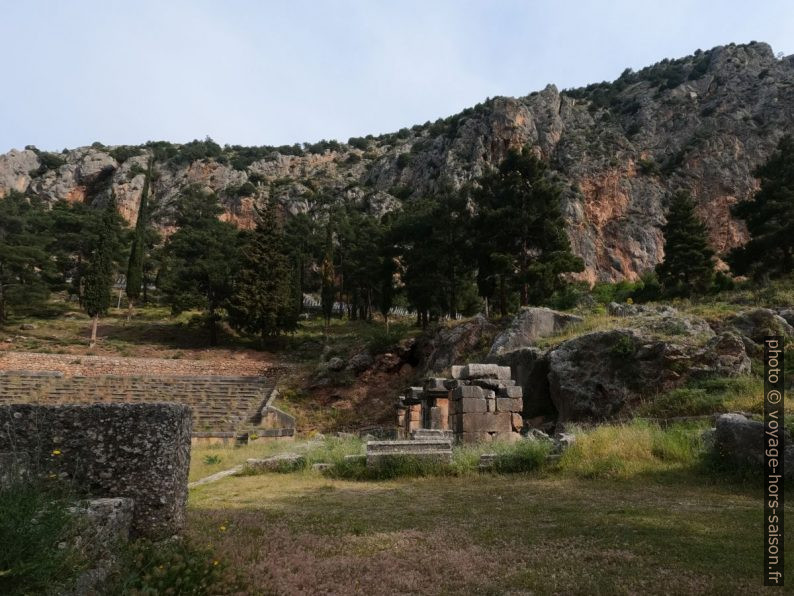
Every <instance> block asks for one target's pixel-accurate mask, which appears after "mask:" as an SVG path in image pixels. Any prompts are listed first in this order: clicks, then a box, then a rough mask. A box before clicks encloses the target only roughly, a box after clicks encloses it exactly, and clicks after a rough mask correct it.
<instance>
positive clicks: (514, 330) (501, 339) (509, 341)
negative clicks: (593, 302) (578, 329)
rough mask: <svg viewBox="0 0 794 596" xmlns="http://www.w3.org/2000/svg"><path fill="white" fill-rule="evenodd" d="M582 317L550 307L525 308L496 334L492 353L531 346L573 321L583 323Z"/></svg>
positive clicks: (496, 353) (494, 354)
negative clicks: (505, 327)
mask: <svg viewBox="0 0 794 596" xmlns="http://www.w3.org/2000/svg"><path fill="white" fill-rule="evenodd" d="M582 320H583V319H582V318H581V317H577V316H576V315H571V314H567V313H563V312H558V311H556V310H551V309H550V308H537V307H530V308H523V309H521V312H520V313H518V314H517V315H516V316H515V318H514V319H513V320H512V321H511V322H510V325H509V326H508V327H507V329H505V330H504V331H502V332H501V333H500V334H499V335H497V336H496V339H495V340H494V342H493V345H492V346H491V351H490V354H489V356H490V355H493V356H496V355H499V354H504V353H506V352H510V351H512V350H517V349H519V348H525V347H527V346H531V345H532V344H533V343H534V342H535V341H537V340H538V339H540V338H541V337H547V336H549V335H554V334H555V333H559V332H560V331H562V330H563V329H565V328H566V327H567V326H568V325H571V324H573V323H581V322H582Z"/></svg>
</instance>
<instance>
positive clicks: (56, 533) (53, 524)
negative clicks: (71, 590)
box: [0, 483, 87, 594]
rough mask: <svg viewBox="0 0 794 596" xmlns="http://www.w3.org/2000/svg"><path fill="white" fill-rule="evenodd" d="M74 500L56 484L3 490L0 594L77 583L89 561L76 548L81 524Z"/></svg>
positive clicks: (48, 590) (53, 589) (0, 501)
mask: <svg viewBox="0 0 794 596" xmlns="http://www.w3.org/2000/svg"><path fill="white" fill-rule="evenodd" d="M71 504H72V501H71V500H70V499H69V498H67V495H66V494H65V492H64V491H63V490H62V489H60V488H58V487H55V486H48V485H42V484H33V483H30V484H29V483H17V484H13V485H11V486H9V487H6V488H3V489H2V490H0V593H2V594H43V593H45V592H46V593H55V592H57V591H58V590H59V589H61V588H68V587H69V586H70V585H71V584H72V583H73V582H74V580H75V579H76V578H77V576H78V575H79V573H80V572H81V571H82V570H83V569H84V568H85V566H86V564H87V561H86V560H85V558H84V555H83V554H82V553H80V552H79V551H78V550H77V549H76V548H75V547H74V546H73V545H74V543H75V539H76V537H77V536H78V535H79V530H80V528H79V527H78V523H77V520H76V518H75V517H74V516H72V515H70V513H69V511H68V507H69V506H70V505H71ZM61 544H64V545H65V546H66V547H65V548H61V546H60V545H61Z"/></svg>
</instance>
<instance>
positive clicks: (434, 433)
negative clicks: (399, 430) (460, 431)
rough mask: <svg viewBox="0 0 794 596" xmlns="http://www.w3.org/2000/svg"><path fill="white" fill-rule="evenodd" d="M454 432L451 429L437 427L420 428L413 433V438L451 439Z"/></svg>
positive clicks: (425, 439)
mask: <svg viewBox="0 0 794 596" xmlns="http://www.w3.org/2000/svg"><path fill="white" fill-rule="evenodd" d="M452 438H453V433H452V431H451V430H440V429H435V428H419V429H417V430H415V431H413V432H412V433H411V439H413V440H414V441H429V440H435V439H439V440H442V441H451V440H452Z"/></svg>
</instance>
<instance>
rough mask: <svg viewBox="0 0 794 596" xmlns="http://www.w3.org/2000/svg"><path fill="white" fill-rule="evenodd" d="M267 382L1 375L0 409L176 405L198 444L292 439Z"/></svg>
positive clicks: (212, 378)
mask: <svg viewBox="0 0 794 596" xmlns="http://www.w3.org/2000/svg"><path fill="white" fill-rule="evenodd" d="M275 397H276V393H275V391H274V389H273V381H272V380H271V379H269V378H266V377H231V376H230V377H221V376H207V377H187V376H186V377H177V376H121V375H99V376H66V375H64V374H63V373H60V372H32V371H3V372H0V405H1V404H15V403H32V404H46V405H54V404H79V403H97V402H99V403H114V404H117V403H159V402H175V403H181V404H185V405H187V406H190V407H191V408H192V410H193V436H192V438H193V441H194V442H210V443H213V442H226V441H234V440H235V439H237V440H247V439H249V438H256V437H262V438H271V437H272V438H277V437H292V436H293V435H294V433H295V420H294V419H293V418H292V417H291V416H289V415H288V414H285V413H284V412H282V411H281V410H279V409H278V408H276V407H275V406H273V400H274V399H275Z"/></svg>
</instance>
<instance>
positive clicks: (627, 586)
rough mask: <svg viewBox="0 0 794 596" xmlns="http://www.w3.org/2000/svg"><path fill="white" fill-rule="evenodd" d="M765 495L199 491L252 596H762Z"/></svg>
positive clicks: (271, 484)
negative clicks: (257, 595) (255, 595)
mask: <svg viewBox="0 0 794 596" xmlns="http://www.w3.org/2000/svg"><path fill="white" fill-rule="evenodd" d="M757 492H758V491H756V490H748V489H746V488H736V487H732V486H728V485H722V484H714V483H710V482H709V481H708V479H702V478H697V477H696V476H694V475H689V474H686V473H683V472H676V471H674V470H671V471H668V472H667V473H665V474H660V475H655V476H653V477H650V476H647V475H644V474H641V475H637V476H633V477H630V478H627V479H582V478H579V477H577V476H568V475H554V474H540V475H536V476H526V475H516V476H498V475H482V476H473V477H465V478H455V477H452V478H423V479H403V480H399V481H391V482H379V483H374V482H344V481H339V480H330V479H327V478H324V477H322V476H320V475H319V474H316V473H311V472H305V473H297V474H268V475H263V476H248V477H236V478H230V479H227V480H224V481H221V482H220V483H217V484H213V485H207V486H203V487H200V488H198V489H195V490H194V491H192V492H191V496H190V504H189V525H190V534H191V535H192V536H193V537H194V539H195V540H196V541H197V542H200V543H201V544H206V545H207V546H209V547H211V548H213V550H215V552H217V553H222V556H223V557H224V558H225V560H226V562H227V564H229V565H230V566H231V567H232V568H234V569H237V570H238V571H239V572H240V573H241V575H242V576H243V577H244V578H245V581H246V582H247V583H248V585H249V589H250V591H251V593H289V594H314V593H339V594H342V593H344V594H349V593H357V594H394V593H423V594H450V593H482V594H502V593H526V594H529V593H531V594H629V593H640V592H643V593H657V594H669V593H713V594H754V593H758V590H759V589H760V586H761V581H762V578H761V543H762V536H761V530H760V524H761V518H762V510H761V509H760V501H759V499H758V495H757ZM793 546H794V545H792V544H789V548H788V549H787V550H788V552H792V551H791V548H792V547H793Z"/></svg>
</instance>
